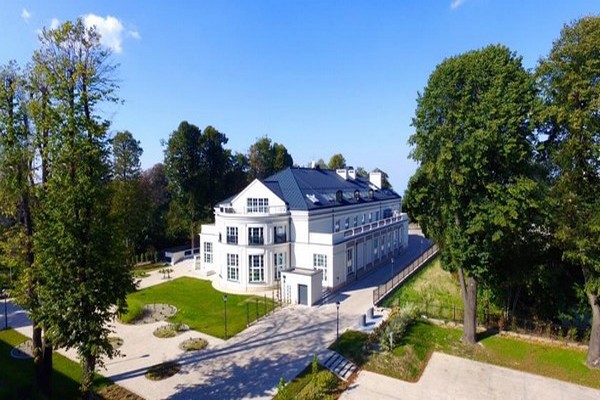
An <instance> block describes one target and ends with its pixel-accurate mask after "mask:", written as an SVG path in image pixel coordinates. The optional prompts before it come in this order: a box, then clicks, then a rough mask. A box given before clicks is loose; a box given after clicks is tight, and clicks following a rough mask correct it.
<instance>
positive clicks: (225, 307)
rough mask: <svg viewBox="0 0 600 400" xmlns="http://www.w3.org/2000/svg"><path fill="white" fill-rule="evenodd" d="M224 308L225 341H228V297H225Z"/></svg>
mask: <svg viewBox="0 0 600 400" xmlns="http://www.w3.org/2000/svg"><path fill="white" fill-rule="evenodd" d="M223 306H224V309H225V339H227V295H226V294H225V295H223Z"/></svg>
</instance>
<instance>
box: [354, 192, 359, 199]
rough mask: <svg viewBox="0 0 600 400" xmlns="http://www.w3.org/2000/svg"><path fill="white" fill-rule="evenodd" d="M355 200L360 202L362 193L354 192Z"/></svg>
mask: <svg viewBox="0 0 600 400" xmlns="http://www.w3.org/2000/svg"><path fill="white" fill-rule="evenodd" d="M354 200H356V201H359V200H360V192H359V191H358V190H355V191H354Z"/></svg>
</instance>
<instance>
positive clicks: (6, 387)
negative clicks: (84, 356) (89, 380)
mask: <svg viewBox="0 0 600 400" xmlns="http://www.w3.org/2000/svg"><path fill="white" fill-rule="evenodd" d="M26 340H28V338H27V337H25V336H23V335H21V334H20V333H19V332H17V331H15V330H12V329H8V330H3V331H0V398H1V399H43V398H44V397H43V396H42V395H41V394H40V393H39V392H38V391H37V389H36V385H35V375H34V370H33V360H32V359H24V360H20V359H15V358H12V357H11V355H10V351H11V350H12V349H13V347H15V346H17V345H19V344H21V343H23V342H25V341H26ZM52 362H53V367H54V372H53V374H52V389H53V395H52V399H76V398H79V397H80V395H79V382H80V381H81V367H80V365H79V364H77V363H76V362H73V361H71V360H69V359H68V358H66V357H64V356H62V355H60V354H58V353H56V352H54V354H53V357H52ZM111 383H112V382H111V381H110V380H109V379H107V378H104V377H102V376H100V375H96V378H95V379H94V387H95V388H96V389H102V388H104V387H106V386H108V385H110V384H111Z"/></svg>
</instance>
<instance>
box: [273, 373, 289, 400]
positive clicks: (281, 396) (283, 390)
mask: <svg viewBox="0 0 600 400" xmlns="http://www.w3.org/2000/svg"><path fill="white" fill-rule="evenodd" d="M276 397H277V400H289V399H290V394H289V393H288V388H287V385H286V384H285V379H283V377H281V378H279V384H278V385H277V396H276Z"/></svg>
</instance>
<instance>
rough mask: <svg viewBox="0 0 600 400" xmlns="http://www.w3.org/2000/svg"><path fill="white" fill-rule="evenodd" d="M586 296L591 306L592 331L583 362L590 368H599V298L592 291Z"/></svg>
mask: <svg viewBox="0 0 600 400" xmlns="http://www.w3.org/2000/svg"><path fill="white" fill-rule="evenodd" d="M587 296H588V301H589V302H590V306H591V307H592V333H591V334H590V343H589V345H588V353H587V357H586V359H585V364H586V365H587V366H588V367H590V368H600V303H599V301H600V299H599V298H598V296H597V295H595V294H592V293H588V294H587Z"/></svg>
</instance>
